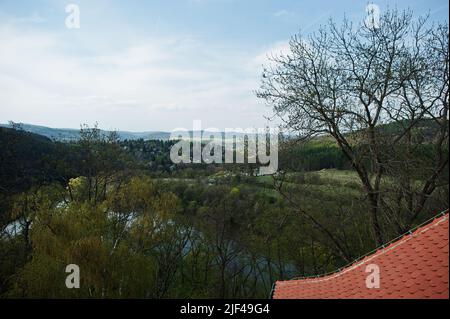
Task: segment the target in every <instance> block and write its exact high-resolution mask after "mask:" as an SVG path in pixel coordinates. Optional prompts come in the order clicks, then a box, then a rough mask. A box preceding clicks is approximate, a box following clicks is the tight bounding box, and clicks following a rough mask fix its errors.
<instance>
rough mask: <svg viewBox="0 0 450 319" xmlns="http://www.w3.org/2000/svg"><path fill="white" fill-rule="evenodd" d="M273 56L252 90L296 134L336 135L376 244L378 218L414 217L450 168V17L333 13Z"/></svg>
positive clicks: (404, 223) (400, 224) (404, 221)
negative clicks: (358, 18) (356, 19)
mask: <svg viewBox="0 0 450 319" xmlns="http://www.w3.org/2000/svg"><path fill="white" fill-rule="evenodd" d="M271 60H272V61H271V64H270V65H269V66H268V67H267V68H266V69H265V70H264V73H263V77H262V84H261V88H260V90H259V91H258V92H257V96H258V97H260V98H263V99H265V100H266V101H267V102H268V104H269V105H271V106H273V108H274V110H275V112H276V114H277V115H278V116H279V117H280V118H281V119H282V120H283V121H284V123H285V126H286V127H287V128H289V129H291V130H294V131H296V132H298V133H299V135H301V136H302V137H305V138H312V137H317V136H332V137H333V138H334V139H335V141H336V143H337V145H338V146H339V147H340V149H341V150H342V152H343V153H344V154H345V156H346V157H347V158H348V160H349V161H350V162H351V165H352V167H353V169H354V170H355V171H356V173H357V175H358V177H359V179H360V180H361V183H362V185H363V188H364V191H365V194H366V197H367V200H368V202H369V206H370V216H371V225H372V228H373V232H374V236H375V240H376V243H377V244H381V243H383V240H384V239H385V238H384V234H383V233H384V229H383V225H382V222H381V220H380V219H381V218H385V219H389V222H390V223H392V224H395V225H396V227H397V230H396V231H398V232H401V231H403V230H404V229H405V228H407V227H408V226H410V224H411V223H414V221H415V220H416V219H417V217H418V215H419V214H420V213H421V212H422V211H423V208H424V207H425V203H426V201H427V200H428V199H429V198H430V195H431V194H432V193H433V191H434V190H435V189H436V187H438V186H439V185H440V183H441V182H442V179H444V178H445V177H444V175H445V174H444V173H445V170H446V169H448V84H449V80H448V65H449V55H448V24H447V23H445V24H437V25H436V24H433V23H430V22H429V20H428V18H427V17H425V18H422V17H419V18H417V19H415V18H414V17H413V14H412V12H411V11H403V12H399V11H397V10H388V11H386V12H385V13H384V14H382V15H381V16H380V21H379V24H378V25H376V26H374V25H373V24H371V25H366V24H364V23H362V24H358V25H355V24H353V23H352V22H350V21H349V20H347V19H344V21H343V23H342V24H341V25H339V26H338V25H336V24H335V23H334V22H333V21H331V20H330V22H329V23H328V24H327V25H326V26H324V27H322V28H320V30H319V31H317V32H316V33H314V34H312V35H310V36H308V37H302V35H297V36H294V37H293V38H292V39H291V41H290V53H288V54H284V55H280V56H276V57H272V58H271ZM425 147H427V148H425ZM424 149H426V150H427V152H425V153H426V154H425V155H424V154H422V153H424ZM447 184H448V182H447Z"/></svg>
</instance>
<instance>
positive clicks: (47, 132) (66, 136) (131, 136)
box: [0, 123, 254, 141]
mask: <svg viewBox="0 0 450 319" xmlns="http://www.w3.org/2000/svg"><path fill="white" fill-rule="evenodd" d="M16 124H18V125H20V127H21V129H22V130H24V131H26V132H30V133H35V134H39V135H42V136H45V137H48V138H49V139H52V140H57V141H70V140H77V139H78V138H79V137H80V130H79V129H71V128H52V127H47V126H41V125H34V124H26V123H16ZM0 127H6V128H12V126H11V125H10V124H1V123H0ZM100 131H101V132H102V133H104V134H107V133H108V132H109V131H105V130H100ZM192 132H193V131H189V132H188V133H189V134H190V136H192ZM195 132H196V133H199V131H195ZM202 132H203V134H204V136H203V139H208V138H207V137H206V136H205V135H209V134H213V132H209V131H202ZM117 133H118V134H119V139H120V140H138V139H143V140H163V141H167V140H169V138H170V134H171V133H170V132H163V131H147V132H129V131H117ZM221 134H222V136H223V137H225V139H230V138H232V136H233V135H236V136H239V137H242V136H243V135H248V136H253V135H254V134H243V133H236V132H227V134H225V133H223V132H222V133H221Z"/></svg>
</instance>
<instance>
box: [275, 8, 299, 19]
mask: <svg viewBox="0 0 450 319" xmlns="http://www.w3.org/2000/svg"><path fill="white" fill-rule="evenodd" d="M273 15H274V16H275V17H277V18H278V17H285V16H292V15H294V13H293V12H291V11H288V10H285V9H282V10H278V11H276V12H275V13H274V14H273Z"/></svg>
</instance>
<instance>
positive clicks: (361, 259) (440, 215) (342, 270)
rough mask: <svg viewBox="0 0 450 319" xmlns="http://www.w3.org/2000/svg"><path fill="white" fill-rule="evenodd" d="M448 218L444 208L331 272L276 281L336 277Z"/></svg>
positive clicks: (323, 279) (447, 211)
mask: <svg viewBox="0 0 450 319" xmlns="http://www.w3.org/2000/svg"><path fill="white" fill-rule="evenodd" d="M439 218H440V220H439V221H438V222H436V223H434V224H433V222H434V221H436V220H437V219H439ZM448 218H449V209H448V208H447V209H446V210H444V211H442V212H440V213H438V214H436V215H435V216H433V217H431V218H430V219H428V220H426V221H424V222H423V223H421V224H419V225H417V226H415V227H413V228H411V229H410V230H409V231H407V232H405V233H403V234H402V235H400V236H397V237H395V238H394V239H392V240H390V241H388V242H386V243H384V244H382V245H380V246H378V247H377V248H375V249H373V250H371V251H369V252H368V253H366V254H364V255H362V256H360V257H358V258H356V259H355V260H353V261H351V262H349V263H348V264H346V265H345V266H343V267H340V268H338V269H336V270H333V271H331V272H328V273H324V274H321V275H312V276H303V277H294V278H292V279H288V280H278V282H286V281H291V280H308V279H311V280H309V281H308V282H310V283H311V282H321V281H326V280H330V279H332V278H336V277H339V276H340V275H342V274H344V273H346V272H348V271H351V270H353V269H355V268H357V267H359V266H360V265H363V264H365V263H366V262H367V261H368V260H372V259H373V258H375V257H377V256H379V255H381V254H383V253H386V252H387V251H390V250H392V249H394V248H395V247H398V246H399V245H401V244H403V243H405V242H406V241H408V240H410V239H412V238H414V237H417V235H418V234H416V235H414V233H416V232H417V231H418V230H419V229H421V228H423V231H421V232H420V233H419V234H422V233H424V232H425V231H427V230H429V229H431V228H433V227H435V226H437V225H439V224H440V223H441V222H443V221H446V220H447V219H448ZM427 225H429V226H430V227H427V228H425V226H427ZM407 236H409V238H408V239H407V240H406V241H402V239H404V238H405V237H407ZM394 243H397V245H395V246H394V247H391V248H390V249H388V250H386V249H385V248H387V247H389V246H391V245H392V244H394ZM377 252H380V254H377ZM369 256H372V257H371V258H369V259H367V260H366V258H367V257H369ZM312 279H316V280H312Z"/></svg>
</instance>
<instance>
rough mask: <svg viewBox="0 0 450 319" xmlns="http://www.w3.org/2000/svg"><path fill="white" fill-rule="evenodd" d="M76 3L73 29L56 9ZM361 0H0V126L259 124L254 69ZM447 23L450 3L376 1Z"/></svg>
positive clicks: (354, 10) (356, 11) (354, 15)
mask: <svg viewBox="0 0 450 319" xmlns="http://www.w3.org/2000/svg"><path fill="white" fill-rule="evenodd" d="M69 3H76V4H78V5H79V8H80V28H79V29H68V28H66V26H65V19H66V17H67V15H68V14H67V13H66V12H65V7H66V5H67V4H69ZM367 3H368V2H367V1H362V0H353V1H350V0H345V1H325V0H314V1H300V0H291V1H287V0H286V1H275V0H273V1H266V0H178V1H174V0H170V1H150V0H148V1H144V0H127V1H125V0H121V1H119V0H117V1H112V0H111V1H106V0H84V1H60V0H28V1H25V0H0V123H5V122H7V121H8V120H13V121H16V122H24V123H32V124H39V125H46V126H51V127H67V128H79V125H80V123H88V124H92V123H94V122H96V121H97V122H98V123H99V125H100V127H101V128H104V129H121V130H130V131H144V130H152V131H155V130H165V131H170V130H172V129H174V128H176V127H184V128H187V129H189V128H192V121H193V120H195V119H199V120H201V121H202V124H203V127H204V128H206V127H216V128H218V129H224V128H228V127H242V128H247V127H264V125H266V124H267V120H266V119H265V116H270V115H271V109H270V108H269V107H267V106H266V105H265V104H264V103H263V101H260V100H258V99H257V98H256V97H255V95H254V90H255V89H257V88H258V85H259V79H260V74H261V70H262V67H261V65H262V64H264V63H265V62H266V56H267V55H268V54H270V53H271V52H274V53H277V52H279V51H280V50H281V51H283V50H286V48H287V41H288V39H289V37H290V36H292V35H294V34H295V33H297V32H298V31H299V30H300V29H301V30H302V32H303V33H308V32H312V31H314V30H315V29H317V27H318V26H319V25H320V24H321V23H324V22H326V20H327V19H328V18H329V17H333V18H335V19H342V17H343V16H344V13H345V14H346V15H347V16H348V17H350V18H351V19H354V20H363V19H364V18H365V15H366V12H365V7H366V5H367ZM373 3H375V4H377V5H379V6H380V8H381V10H383V9H385V8H386V6H387V5H389V6H390V7H394V6H397V7H398V8H400V9H403V8H406V7H407V6H409V7H410V8H411V9H413V10H414V12H415V13H426V12H427V11H429V12H430V15H431V20H441V21H442V20H448V17H447V15H448V1H447V0H409V1H400V0H399V1H386V0H380V1H373Z"/></svg>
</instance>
